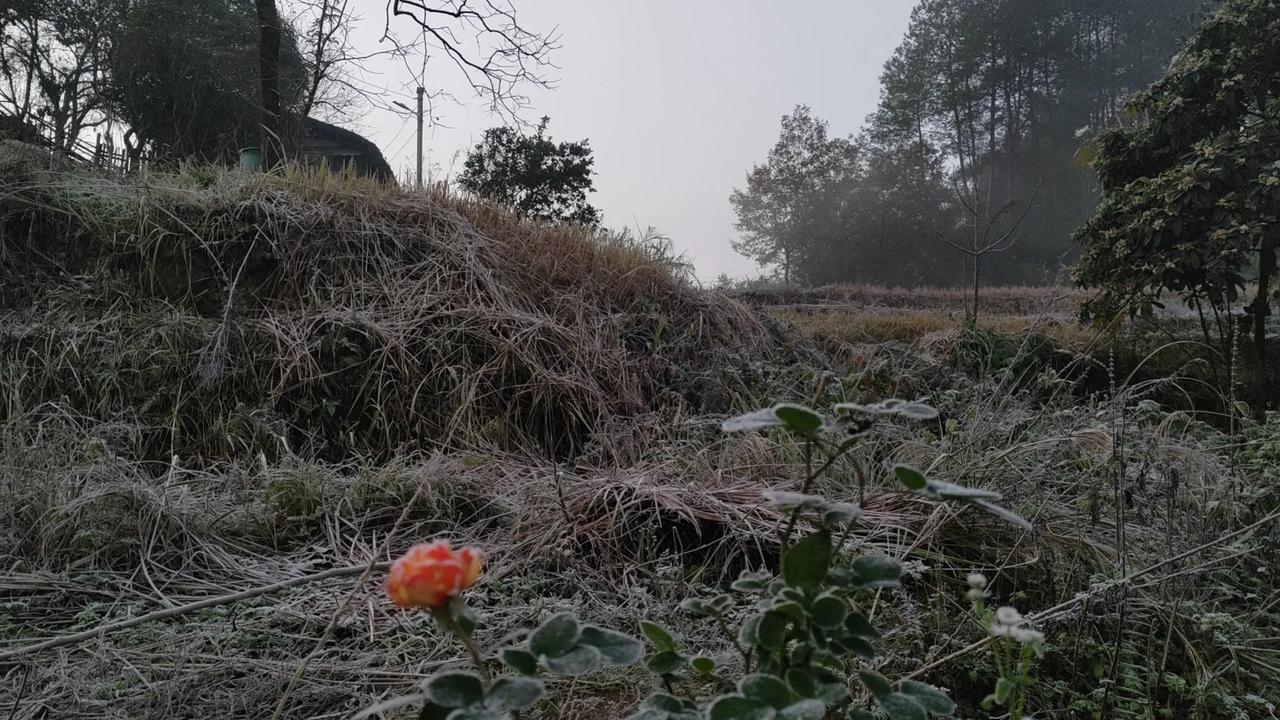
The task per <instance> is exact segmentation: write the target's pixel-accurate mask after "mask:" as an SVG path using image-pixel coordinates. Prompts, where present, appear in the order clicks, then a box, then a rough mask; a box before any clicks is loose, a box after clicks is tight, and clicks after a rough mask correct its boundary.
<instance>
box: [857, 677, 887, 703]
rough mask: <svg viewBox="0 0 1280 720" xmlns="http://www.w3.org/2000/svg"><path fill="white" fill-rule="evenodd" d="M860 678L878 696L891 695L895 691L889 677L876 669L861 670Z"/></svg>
mask: <svg viewBox="0 0 1280 720" xmlns="http://www.w3.org/2000/svg"><path fill="white" fill-rule="evenodd" d="M858 679H859V680H861V681H862V684H863V685H866V686H867V689H868V690H870V691H871V694H872V695H874V696H875V697H877V698H882V697H889V695H891V694H892V693H893V686H892V685H890V684H889V679H888V678H886V677H885V676H883V675H881V674H880V673H878V672H876V671H874V670H859V671H858Z"/></svg>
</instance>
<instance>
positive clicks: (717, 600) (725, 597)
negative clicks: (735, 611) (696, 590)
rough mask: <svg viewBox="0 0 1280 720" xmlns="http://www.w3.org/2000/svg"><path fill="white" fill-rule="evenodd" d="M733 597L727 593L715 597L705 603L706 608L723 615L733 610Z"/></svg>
mask: <svg viewBox="0 0 1280 720" xmlns="http://www.w3.org/2000/svg"><path fill="white" fill-rule="evenodd" d="M733 605H734V602H733V596H732V595H729V594H727V593H722V594H720V595H717V596H715V597H713V598H711V599H710V600H708V601H707V607H708V608H709V609H711V610H712V611H713V612H716V613H722V614H723V613H725V612H728V611H729V610H730V609H732V608H733Z"/></svg>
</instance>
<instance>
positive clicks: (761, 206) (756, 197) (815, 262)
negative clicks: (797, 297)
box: [729, 105, 861, 282]
mask: <svg viewBox="0 0 1280 720" xmlns="http://www.w3.org/2000/svg"><path fill="white" fill-rule="evenodd" d="M858 158H859V154H858V149H857V146H856V145H855V144H854V143H853V141H851V140H849V139H847V138H833V137H830V135H829V133H828V128H827V123H826V122H824V121H822V120H820V119H818V118H816V117H814V116H813V113H812V111H811V110H810V109H809V107H808V106H806V105H799V106H797V107H796V109H795V110H794V111H793V112H792V113H791V114H789V115H784V116H783V118H782V129H781V133H780V134H779V136H778V141H777V143H776V144H775V145H774V146H773V149H771V150H770V151H769V155H768V157H767V158H766V160H765V162H764V164H763V165H756V166H755V167H753V168H752V169H751V172H749V173H748V174H747V184H746V187H745V188H744V189H735V190H734V191H733V193H732V194H731V195H730V196H729V202H730V204H731V205H732V206H733V210H734V212H735V213H736V215H737V228H738V231H739V232H740V233H741V234H742V237H741V238H740V239H739V240H737V241H735V242H734V244H733V247H734V249H735V250H737V251H738V252H739V253H741V254H743V255H746V256H747V257H750V258H753V259H754V260H755V261H756V262H757V263H759V264H760V265H780V266H781V271H782V277H783V280H784V281H785V282H792V281H793V280H795V281H799V280H810V279H812V277H813V276H814V275H815V273H816V269H817V268H818V267H819V266H820V265H821V264H822V259H823V258H824V257H826V258H829V257H830V255H831V253H832V251H833V250H834V245H836V238H837V237H838V235H839V229H838V228H839V226H838V223H836V222H835V220H834V218H836V217H838V216H839V214H840V206H841V205H842V204H843V203H844V202H845V201H846V199H847V198H849V197H850V196H851V193H852V189H853V183H854V182H855V181H856V179H857V177H858V175H859V173H860V171H861V169H860V166H859V162H858Z"/></svg>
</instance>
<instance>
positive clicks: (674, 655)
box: [644, 650, 685, 675]
mask: <svg viewBox="0 0 1280 720" xmlns="http://www.w3.org/2000/svg"><path fill="white" fill-rule="evenodd" d="M644 665H645V667H647V668H649V672H651V673H653V674H655V675H674V674H675V673H678V672H680V671H681V670H683V669H684V666H685V658H684V656H683V655H681V654H680V653H678V652H676V651H674V650H663V651H662V652H658V653H654V654H653V655H650V656H649V657H648V658H646V659H645V661H644Z"/></svg>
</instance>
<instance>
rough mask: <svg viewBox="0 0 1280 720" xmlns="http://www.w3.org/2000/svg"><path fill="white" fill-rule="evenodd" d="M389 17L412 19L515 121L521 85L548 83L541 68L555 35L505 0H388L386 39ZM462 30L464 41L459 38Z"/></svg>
mask: <svg viewBox="0 0 1280 720" xmlns="http://www.w3.org/2000/svg"><path fill="white" fill-rule="evenodd" d="M393 16H394V17H407V18H409V19H410V20H412V21H413V22H414V23H416V24H417V26H418V28H419V29H420V30H421V31H422V37H423V40H424V42H425V43H426V45H427V46H428V48H432V47H434V48H436V49H438V50H440V51H441V52H442V53H443V55H444V56H445V57H446V58H448V59H449V61H450V62H451V63H453V65H454V67H456V68H457V69H458V71H459V72H461V74H462V76H463V77H464V78H465V79H466V81H467V83H468V84H469V85H470V86H471V89H472V90H473V91H474V92H475V93H476V95H478V96H479V97H481V98H484V99H485V101H486V102H488V103H489V109H490V111H491V112H494V113H497V114H500V115H503V116H506V117H507V118H509V119H510V120H513V121H517V122H518V121H519V111H520V110H522V109H524V108H525V107H527V106H528V104H529V98H528V97H527V96H526V95H524V94H523V90H522V88H524V87H529V86H532V87H541V88H547V87H552V86H553V82H552V80H551V79H550V78H549V77H548V76H547V75H545V74H544V73H546V72H547V69H548V68H554V67H555V66H554V65H553V64H552V63H551V54H552V52H553V51H555V50H556V49H558V47H559V45H558V43H559V36H558V35H557V34H556V33H555V31H554V30H553V31H552V32H551V33H548V34H541V33H537V32H533V31H531V30H529V29H527V28H526V27H525V26H524V25H522V24H521V23H520V21H519V20H518V19H517V18H516V11H515V7H514V6H513V5H512V4H511V2H510V0H484V1H483V2H477V3H473V2H471V0H388V6H387V25H386V30H385V32H384V39H389V38H391V18H392V17H393ZM467 35H470V39H469V40H468V41H467V42H466V44H465V45H464V42H463V41H462V40H460V39H459V38H460V36H462V37H465V36H467ZM468 46H470V47H468Z"/></svg>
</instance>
